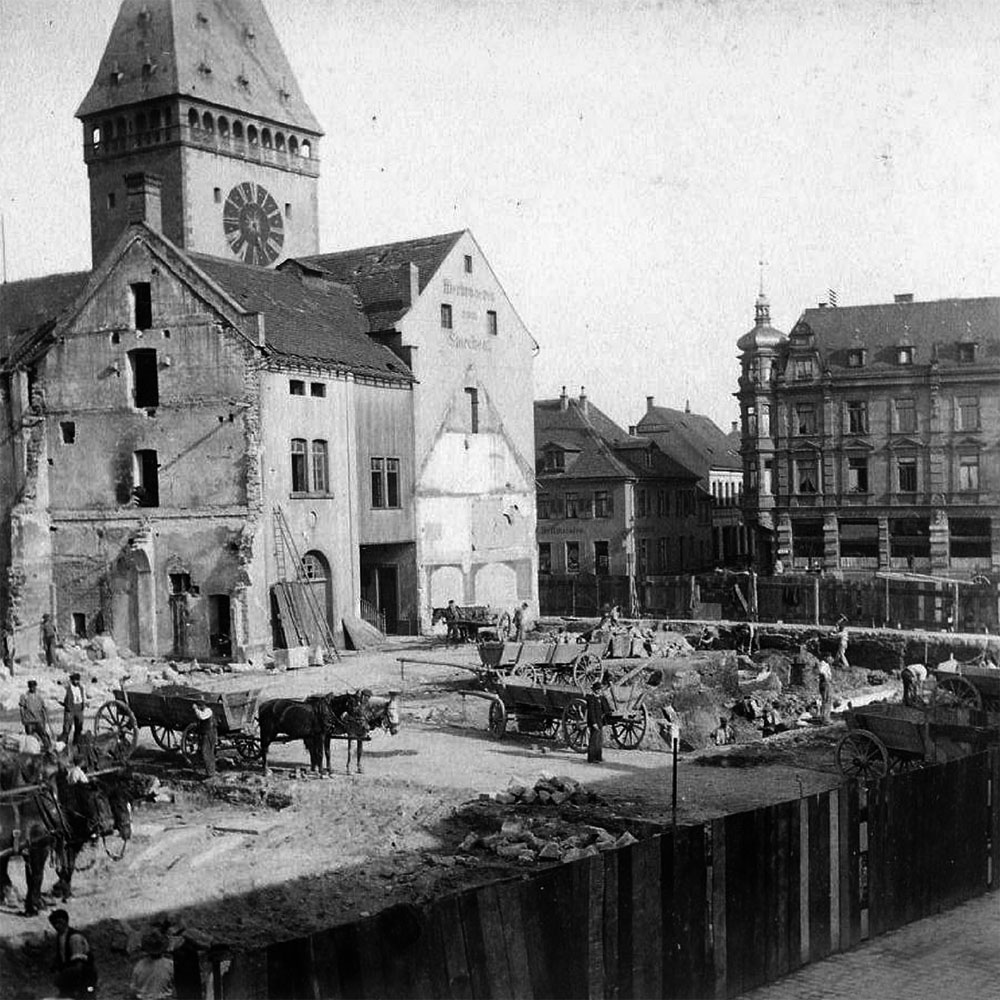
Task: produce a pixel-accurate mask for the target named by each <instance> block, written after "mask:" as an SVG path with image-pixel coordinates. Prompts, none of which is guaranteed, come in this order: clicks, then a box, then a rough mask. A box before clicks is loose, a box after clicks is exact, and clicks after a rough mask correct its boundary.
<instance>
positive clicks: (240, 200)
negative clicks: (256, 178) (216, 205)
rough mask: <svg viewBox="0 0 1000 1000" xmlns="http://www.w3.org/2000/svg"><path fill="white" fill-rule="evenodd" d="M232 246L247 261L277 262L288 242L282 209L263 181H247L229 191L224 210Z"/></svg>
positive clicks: (224, 225) (226, 232)
mask: <svg viewBox="0 0 1000 1000" xmlns="http://www.w3.org/2000/svg"><path fill="white" fill-rule="evenodd" d="M222 228H223V230H224V231H225V234H226V240H227V241H228V243H229V249H230V250H232V251H233V253H234V254H236V256H237V257H241V258H242V259H243V260H244V261H245V262H246V263H247V264H273V263H274V261H275V260H276V259H277V257H278V254H279V253H280V252H281V246H282V244H283V243H284V242H285V229H284V221H283V220H282V218H281V209H279V208H278V203H277V202H276V201H275V200H274V198H273V197H272V196H271V193H270V192H269V191H268V190H267V188H265V187H261V185H260V184H255V183H254V182H253V181H244V182H243V183H242V184H237V185H236V187H234V188H233V189H232V191H230V192H229V196H228V197H227V198H226V204H225V206H224V207H223V209H222Z"/></svg>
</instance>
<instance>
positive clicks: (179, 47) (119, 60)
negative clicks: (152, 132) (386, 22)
mask: <svg viewBox="0 0 1000 1000" xmlns="http://www.w3.org/2000/svg"><path fill="white" fill-rule="evenodd" d="M174 95H181V96H185V97H189V98H192V99H196V100H198V101H201V102H205V103H208V104H213V105H217V106H219V107H223V108H228V109H230V110H231V111H237V112H242V113H244V114H251V115H255V116H257V117H260V118H265V119H269V120H270V121H273V122H275V123H278V124H282V125H286V126H294V127H295V128H297V129H299V130H305V131H309V132H313V133H315V134H316V135H321V134H322V130H321V129H320V127H319V123H318V122H317V120H316V118H315V117H314V115H313V113H312V111H310V110H309V106H308V105H307V104H306V101H305V98H304V97H303V96H302V92H301V90H300V89H299V85H298V82H297V80H296V79H295V75H294V73H293V72H292V68H291V66H290V65H289V62H288V59H287V58H286V57H285V52H284V49H283V48H282V47H281V43H280V42H279V41H278V36H277V35H276V34H275V31H274V27H273V26H272V24H271V21H270V18H269V17H268V16H267V11H266V10H265V9H264V5H263V3H262V2H261V0H122V5H121V8H120V9H119V11H118V20H117V21H115V26H114V28H113V29H112V31H111V37H110V38H109V39H108V44H107V47H106V48H105V50H104V56H103V58H102V59H101V64H100V67H99V68H98V70H97V76H96V77H95V79H94V82H93V84H92V85H91V88H90V90H89V92H88V93H87V96H86V97H85V98H84V100H83V103H82V104H81V105H80V107H79V108H78V109H77V112H76V116H77V118H88V117H90V116H92V115H99V114H101V113H103V112H105V111H111V110H114V109H117V108H121V107H124V106H127V105H129V104H137V103H140V102H143V101H149V100H155V99H158V98H164V97H171V96H174Z"/></svg>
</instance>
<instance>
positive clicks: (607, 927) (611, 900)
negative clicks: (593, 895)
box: [602, 851, 624, 997]
mask: <svg viewBox="0 0 1000 1000" xmlns="http://www.w3.org/2000/svg"><path fill="white" fill-rule="evenodd" d="M620 854H621V851H605V852H604V854H603V855H602V857H603V859H604V981H605V984H606V986H605V995H606V996H609V997H616V996H623V995H624V994H623V993H622V992H621V990H620V985H621V984H620V982H619V959H618V933H619V930H618V891H619V889H618V863H619V855H620Z"/></svg>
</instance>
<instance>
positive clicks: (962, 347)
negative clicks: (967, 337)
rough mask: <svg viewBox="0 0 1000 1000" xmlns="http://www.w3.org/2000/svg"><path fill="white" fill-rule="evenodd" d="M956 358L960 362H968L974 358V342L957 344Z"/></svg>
mask: <svg viewBox="0 0 1000 1000" xmlns="http://www.w3.org/2000/svg"><path fill="white" fill-rule="evenodd" d="M958 360H959V361H961V362H962V364H969V363H970V362H972V361H975V360H976V345H975V344H959V345H958Z"/></svg>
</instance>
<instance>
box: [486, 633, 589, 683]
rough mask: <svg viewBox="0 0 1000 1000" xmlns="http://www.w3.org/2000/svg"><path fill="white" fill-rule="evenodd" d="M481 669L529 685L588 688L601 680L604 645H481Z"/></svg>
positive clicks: (496, 643)
mask: <svg viewBox="0 0 1000 1000" xmlns="http://www.w3.org/2000/svg"><path fill="white" fill-rule="evenodd" d="M477 649H478V650H479V659H480V661H481V662H482V664H483V666H484V667H486V668H488V669H489V670H495V671H497V672H499V673H501V674H508V675H509V676H511V677H517V678H520V679H521V680H523V681H526V682H528V683H532V684H561V683H566V682H567V681H570V680H571V681H572V682H573V683H574V684H577V685H579V686H580V687H589V686H590V685H591V684H593V683H594V681H597V680H603V679H604V663H603V658H604V656H605V655H606V654H607V652H608V643H607V642H606V641H605V642H587V643H582V642H481V643H479V645H478V647H477Z"/></svg>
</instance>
